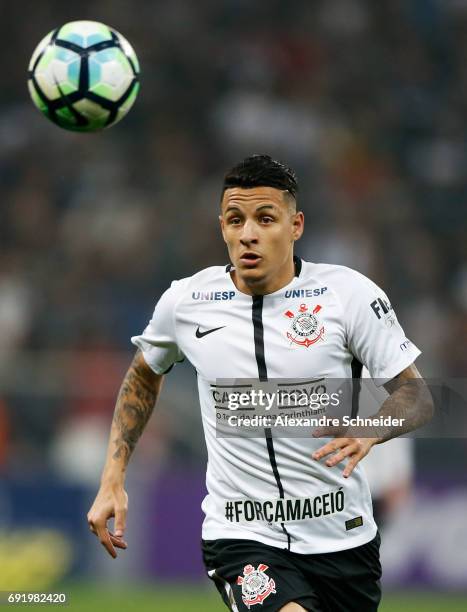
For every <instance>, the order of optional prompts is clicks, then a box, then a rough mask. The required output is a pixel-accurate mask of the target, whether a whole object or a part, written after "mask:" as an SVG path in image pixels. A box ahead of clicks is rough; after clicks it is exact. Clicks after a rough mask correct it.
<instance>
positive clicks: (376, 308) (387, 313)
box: [370, 298, 396, 327]
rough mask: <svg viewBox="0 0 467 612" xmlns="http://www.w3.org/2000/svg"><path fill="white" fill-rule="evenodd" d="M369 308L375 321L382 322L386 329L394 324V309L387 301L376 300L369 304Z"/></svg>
mask: <svg viewBox="0 0 467 612" xmlns="http://www.w3.org/2000/svg"><path fill="white" fill-rule="evenodd" d="M370 307H371V309H372V311H373V312H374V313H375V315H376V317H377V319H379V320H380V321H381V320H383V321H384V323H385V325H386V327H392V326H393V325H395V323H396V315H395V314H394V309H393V307H392V306H391V304H390V302H388V300H385V299H383V298H377V299H376V300H373V302H371V304H370Z"/></svg>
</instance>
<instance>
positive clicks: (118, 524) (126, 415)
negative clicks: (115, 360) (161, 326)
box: [87, 350, 164, 558]
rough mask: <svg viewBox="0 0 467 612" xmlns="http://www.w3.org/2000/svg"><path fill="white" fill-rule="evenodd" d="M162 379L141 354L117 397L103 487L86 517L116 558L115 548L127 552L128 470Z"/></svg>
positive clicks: (134, 361) (135, 358)
mask: <svg viewBox="0 0 467 612" xmlns="http://www.w3.org/2000/svg"><path fill="white" fill-rule="evenodd" d="M163 378H164V376H163V374H160V375H159V374H155V373H154V372H153V370H152V369H151V368H150V367H149V366H148V365H147V363H146V362H145V360H144V357H143V355H142V353H141V351H140V350H138V351H137V352H136V354H135V357H134V359H133V361H132V363H131V365H130V367H129V369H128V371H127V373H126V375H125V378H124V379H123V382H122V386H121V388H120V392H119V394H118V398H117V403H116V406H115V412H114V417H113V420H112V426H111V430H110V436H109V444H108V448H107V458H106V462H105V466H104V469H103V472H102V477H101V485H100V488H99V491H98V493H97V496H96V499H95V500H94V503H93V505H92V507H91V509H90V510H89V512H88V517H87V518H88V523H89V527H90V529H91V531H92V532H93V533H94V534H95V535H96V536H97V537H98V538H99V540H100V542H101V543H102V544H103V546H104V547H105V548H106V550H107V551H108V553H109V554H110V555H111V556H112V557H114V558H115V557H116V556H117V553H116V551H115V547H117V548H126V543H125V541H124V540H123V534H124V531H125V526H126V514H127V505H128V496H127V494H126V491H125V488H124V485H125V475H126V469H127V466H128V462H129V460H130V456H131V454H132V452H133V450H134V448H135V446H136V443H137V442H138V440H139V438H140V436H141V434H142V433H143V430H144V428H145V427H146V424H147V422H148V420H149V417H150V416H151V414H152V411H153V409H154V405H155V403H156V400H157V397H158V395H159V392H160V390H161V387H162V381H163ZM111 517H115V529H114V533H112V532H111V531H109V529H108V528H107V521H108V520H109V519H110V518H111Z"/></svg>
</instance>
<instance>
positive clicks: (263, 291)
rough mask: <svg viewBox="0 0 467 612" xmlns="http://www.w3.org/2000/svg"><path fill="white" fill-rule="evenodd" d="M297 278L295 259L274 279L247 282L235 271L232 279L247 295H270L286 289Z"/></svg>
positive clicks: (275, 275) (232, 273)
mask: <svg viewBox="0 0 467 612" xmlns="http://www.w3.org/2000/svg"><path fill="white" fill-rule="evenodd" d="M294 276H295V263H294V261H293V259H291V260H290V261H288V262H287V264H286V265H285V266H284V267H283V270H282V272H281V274H280V275H278V274H274V276H273V277H272V278H261V279H258V280H257V281H253V282H252V281H249V282H248V281H247V280H246V279H243V278H241V277H240V276H239V275H238V273H237V271H236V270H235V269H234V270H232V272H231V277H232V281H233V283H234V285H235V286H236V287H237V289H238V290H239V291H241V292H242V293H246V294H247V295H268V294H269V293H275V292H276V291H279V290H280V289H282V288H283V287H286V286H287V285H288V284H289V283H290V282H291V281H292V279H293V278H294Z"/></svg>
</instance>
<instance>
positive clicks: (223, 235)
mask: <svg viewBox="0 0 467 612" xmlns="http://www.w3.org/2000/svg"><path fill="white" fill-rule="evenodd" d="M219 223H220V224H221V232H222V238H223V239H224V242H227V240H226V239H225V233H224V229H225V222H224V217H223V216H222V215H219Z"/></svg>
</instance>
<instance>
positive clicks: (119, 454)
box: [113, 351, 160, 467]
mask: <svg viewBox="0 0 467 612" xmlns="http://www.w3.org/2000/svg"><path fill="white" fill-rule="evenodd" d="M158 378H159V377H158V376H157V375H156V374H154V372H153V371H152V370H151V369H150V368H149V366H148V365H147V364H146V363H145V362H144V358H143V356H142V354H141V351H137V353H136V355H135V357H134V359H133V361H132V363H131V365H130V367H129V369H128V372H127V373H126V376H125V378H124V380H123V383H122V386H121V388H120V392H119V394H118V398H117V404H116V407H115V413H114V418H113V422H114V424H115V426H116V429H117V431H118V436H117V438H115V440H113V442H114V444H115V452H114V454H113V458H114V459H123V465H124V467H126V466H127V465H128V461H129V459H130V456H131V453H132V452H133V450H134V448H135V446H136V443H137V442H138V440H139V438H140V436H141V434H142V433H143V430H144V428H145V427H146V424H147V422H148V420H149V417H150V416H151V414H152V411H153V409H154V405H155V403H156V400H157V396H158V393H159V387H160V385H157V380H158Z"/></svg>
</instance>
